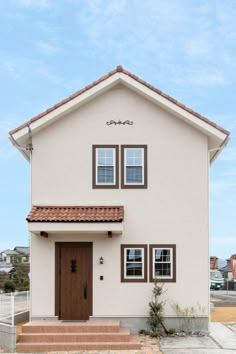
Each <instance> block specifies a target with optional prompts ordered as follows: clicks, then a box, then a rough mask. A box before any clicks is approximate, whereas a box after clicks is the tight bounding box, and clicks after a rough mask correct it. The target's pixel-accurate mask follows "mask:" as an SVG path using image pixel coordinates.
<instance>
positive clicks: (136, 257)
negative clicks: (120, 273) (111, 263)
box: [126, 249, 142, 262]
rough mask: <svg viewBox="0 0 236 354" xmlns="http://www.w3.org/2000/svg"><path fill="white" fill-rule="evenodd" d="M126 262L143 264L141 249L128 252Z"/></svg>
mask: <svg viewBox="0 0 236 354" xmlns="http://www.w3.org/2000/svg"><path fill="white" fill-rule="evenodd" d="M126 261H129V262H131V261H133V262H135V261H136V262H142V250H139V249H128V250H126Z"/></svg>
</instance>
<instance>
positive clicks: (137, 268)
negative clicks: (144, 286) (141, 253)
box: [126, 263, 142, 277]
mask: <svg viewBox="0 0 236 354" xmlns="http://www.w3.org/2000/svg"><path fill="white" fill-rule="evenodd" d="M126 276H133V277H134V276H139V277H140V276H142V263H126Z"/></svg>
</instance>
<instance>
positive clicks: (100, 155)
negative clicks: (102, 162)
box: [97, 149, 105, 157]
mask: <svg viewBox="0 0 236 354" xmlns="http://www.w3.org/2000/svg"><path fill="white" fill-rule="evenodd" d="M97 156H98V157H105V150H104V149H97Z"/></svg>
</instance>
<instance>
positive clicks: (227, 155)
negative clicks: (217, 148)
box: [220, 146, 236, 162]
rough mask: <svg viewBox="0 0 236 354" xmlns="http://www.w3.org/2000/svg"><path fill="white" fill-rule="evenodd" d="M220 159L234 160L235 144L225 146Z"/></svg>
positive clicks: (235, 157)
mask: <svg viewBox="0 0 236 354" xmlns="http://www.w3.org/2000/svg"><path fill="white" fill-rule="evenodd" d="M220 160H222V161H235V162H236V146H232V147H227V148H226V149H225V151H224V152H222V154H221V155H220Z"/></svg>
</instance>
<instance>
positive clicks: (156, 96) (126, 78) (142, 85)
mask: <svg viewBox="0 0 236 354" xmlns="http://www.w3.org/2000/svg"><path fill="white" fill-rule="evenodd" d="M120 82H122V83H123V84H125V85H126V86H128V87H130V88H132V89H134V90H135V91H136V92H138V93H141V94H143V95H144V96H145V97H147V98H149V99H150V100H151V101H153V102H154V103H157V104H158V105H159V106H161V107H162V108H164V109H166V110H168V111H171V112H172V113H174V114H175V115H176V116H178V117H179V118H182V119H183V120H185V121H187V122H188V123H190V124H191V125H193V126H194V127H196V128H198V129H200V130H201V131H203V132H204V133H206V134H207V135H208V136H209V137H211V138H212V139H213V140H214V138H215V140H214V141H212V143H211V144H209V146H210V149H211V148H212V149H213V150H214V152H213V151H212V153H211V160H213V159H214V158H215V157H216V155H217V154H218V153H219V149H221V148H223V146H224V145H225V144H226V142H227V141H228V138H229V135H230V133H229V132H228V131H227V130H225V129H224V128H222V127H220V126H219V125H217V124H215V123H214V122H212V121H211V120H209V119H208V118H206V117H204V116H202V115H201V114H199V113H197V112H195V111H193V110H192V109H191V108H189V107H187V106H185V105H184V104H182V103H180V102H179V101H177V100H175V99H174V98H172V97H171V96H169V95H167V94H165V93H163V92H162V91H161V90H159V89H157V88H155V87H154V86H152V85H150V84H148V83H147V82H146V81H144V80H142V79H140V78H139V77H137V76H136V75H134V74H132V73H131V72H129V71H127V70H125V69H124V68H123V67H122V66H120V65H119V66H117V67H116V69H115V70H112V71H110V72H109V73H107V74H106V75H104V76H102V77H101V78H100V79H98V80H96V81H94V82H93V83H91V84H90V85H88V86H86V87H84V88H83V89H81V90H79V91H77V92H75V93H74V94H73V95H71V96H69V97H67V98H65V99H64V100H62V101H60V102H58V103H57V104H55V105H54V106H52V107H50V108H48V109H47V110H46V111H44V112H42V113H40V114H38V115H37V116H35V117H33V118H31V119H30V120H28V121H27V122H25V123H23V124H22V125H20V126H18V127H17V128H15V129H13V130H11V131H10V132H9V138H10V140H11V141H12V143H13V144H14V145H15V146H16V147H18V148H20V149H21V152H22V153H23V154H24V155H25V157H29V151H28V152H27V148H25V147H26V144H25V143H26V141H27V137H28V142H29V135H31V134H33V133H34V131H38V130H39V129H42V128H43V127H44V126H47V125H48V124H49V123H50V122H52V121H54V120H55V119H58V118H60V117H61V116H62V115H64V114H65V113H67V112H69V111H71V110H72V109H75V108H77V107H78V106H79V105H81V104H83V103H86V102H88V100H89V99H92V98H94V97H96V96H97V95H99V94H101V93H103V92H104V91H106V90H108V89H109V88H110V87H113V86H115V85H116V84H117V83H120ZM22 144H25V146H24V145H22Z"/></svg>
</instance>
